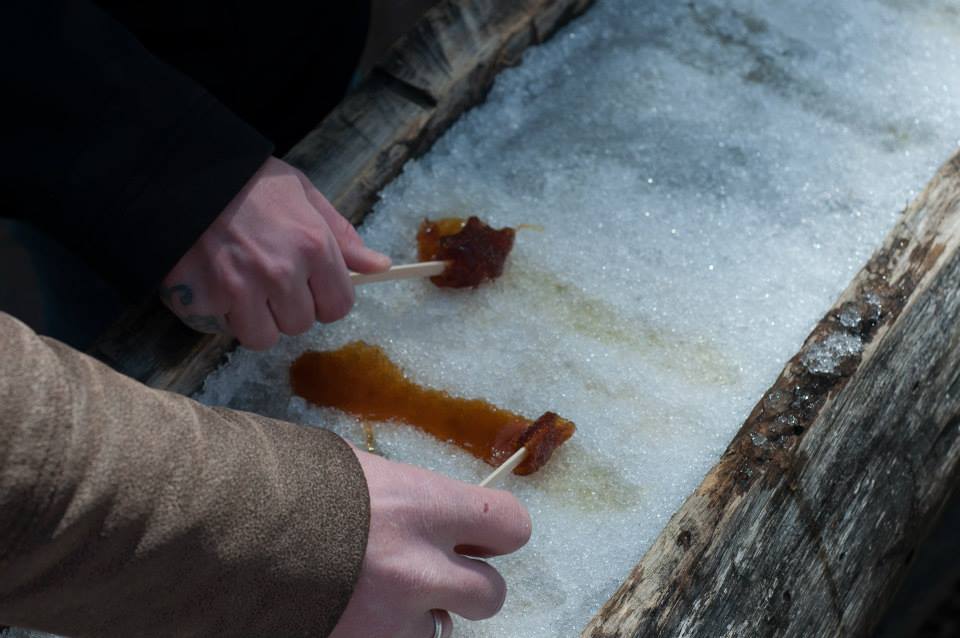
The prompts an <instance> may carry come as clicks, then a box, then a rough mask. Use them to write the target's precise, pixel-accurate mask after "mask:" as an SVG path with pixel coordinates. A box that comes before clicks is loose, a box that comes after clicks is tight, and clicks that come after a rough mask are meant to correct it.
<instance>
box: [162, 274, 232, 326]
mask: <svg viewBox="0 0 960 638" xmlns="http://www.w3.org/2000/svg"><path fill="white" fill-rule="evenodd" d="M174 295H176V297H177V301H179V302H180V305H181V306H189V305H190V304H192V303H193V288H191V287H190V286H188V285H187V284H177V285H175V286H170V287H169V288H164V287H161V288H160V297H161V298H162V299H163V301H164V302H165V303H166V304H167V306H169V307H170V308H171V309H172V308H173V307H174V304H173V299H174ZM174 314H176V315H177V316H178V317H180V320H181V321H183V323H185V324H187V325H188V326H189V327H191V328H193V329H194V330H196V331H197V332H206V333H212V334H226V332H227V330H226V327H225V326H224V325H223V321H222V319H221V318H220V317H218V316H216V315H181V314H180V313H178V312H176V311H174Z"/></svg>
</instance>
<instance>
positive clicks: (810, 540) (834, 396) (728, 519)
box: [582, 154, 960, 638]
mask: <svg viewBox="0 0 960 638" xmlns="http://www.w3.org/2000/svg"><path fill="white" fill-rule="evenodd" d="M830 339H832V340H833V341H832V342H829V341H827V340H830ZM852 339H858V340H860V341H861V342H862V343H863V350H862V352H861V353H857V352H853V353H852V354H849V355H846V356H840V357H838V364H839V365H838V366H837V367H836V369H835V370H834V371H833V372H830V371H829V370H827V368H828V367H829V366H825V365H823V362H822V361H818V357H817V354H818V353H821V354H822V353H823V348H824V346H825V345H830V343H833V344H839V343H841V342H844V343H848V344H849V343H853V342H852V341H851V340H852ZM958 468H960V154H958V155H956V156H954V157H953V158H952V159H951V160H950V161H949V162H948V163H947V164H946V165H945V166H944V167H943V168H942V169H941V170H940V172H939V173H938V174H937V176H936V177H935V178H934V180H933V181H932V182H931V183H930V184H929V185H928V187H927V188H926V190H925V191H924V192H923V193H922V194H921V195H920V196H919V197H918V198H917V199H916V200H915V201H914V202H913V203H912V204H911V205H910V206H909V207H908V209H907V210H906V212H905V215H904V217H903V218H902V219H901V221H900V222H899V223H898V224H897V225H896V227H895V228H894V229H893V230H892V231H891V232H890V234H889V235H888V237H887V239H886V241H885V242H884V244H883V246H882V247H881V248H880V249H879V250H878V251H877V252H876V253H875V254H874V256H873V257H872V259H871V260H870V261H869V262H868V264H867V265H866V267H864V269H863V270H862V271H860V273H859V274H858V275H857V276H856V277H855V279H854V280H853V282H852V283H851V284H850V286H849V287H848V288H847V290H846V291H845V292H844V293H843V295H842V296H841V297H840V299H839V300H838V301H837V303H836V304H835V305H834V307H833V308H832V309H831V310H830V311H829V312H828V313H827V314H826V315H825V316H824V317H823V319H822V320H821V321H820V322H819V324H818V325H817V327H816V328H815V329H814V331H813V333H812V334H811V335H810V337H809V338H808V339H807V341H806V342H805V344H804V346H803V348H802V349H801V351H800V353H798V354H797V356H795V357H794V358H793V359H791V360H790V361H789V363H788V364H787V365H786V367H785V368H784V370H783V372H782V373H781V375H780V377H779V378H778V379H777V381H776V383H775V384H774V385H773V386H772V387H771V389H770V390H769V391H768V392H767V393H766V394H765V395H764V397H763V399H762V400H761V401H760V402H759V403H758V404H757V405H756V407H755V408H754V410H753V411H752V413H751V414H750V416H749V417H748V419H747V420H746V423H745V424H744V425H743V427H742V428H741V429H740V431H739V433H738V434H737V436H736V437H735V438H734V440H733V442H732V443H731V444H730V446H729V448H727V450H726V452H725V453H724V454H723V456H722V458H721V459H720V461H719V463H718V464H717V465H716V466H715V467H714V468H713V469H712V470H711V471H710V473H709V474H708V475H707V477H706V478H705V479H704V481H703V483H702V484H701V485H700V486H699V488H698V489H697V490H696V491H695V492H694V493H693V494H692V495H691V496H690V497H689V498H688V499H687V501H686V502H685V503H684V505H683V506H682V507H681V508H680V510H679V511H677V512H676V514H675V515H674V516H673V517H672V518H671V520H670V522H669V523H668V524H667V526H666V528H665V529H664V531H663V532H662V533H661V534H660V536H659V537H658V538H657V540H656V541H655V542H654V544H653V546H652V547H651V548H650V550H649V551H648V552H647V553H646V555H645V556H644V558H643V559H642V560H641V562H640V563H639V564H638V565H637V566H636V567H635V568H634V570H633V571H632V573H631V574H630V575H629V577H628V578H627V579H626V581H625V582H624V583H623V585H622V586H621V587H620V588H619V590H618V591H617V592H616V593H615V594H614V596H613V597H612V598H611V599H610V600H609V601H608V603H607V604H606V605H605V606H604V607H603V609H602V610H601V611H600V612H599V613H598V614H597V616H596V617H595V618H594V619H593V620H592V621H591V622H590V623H589V625H588V626H587V627H586V628H585V629H584V631H583V633H582V636H583V637H590V638H600V637H602V636H603V637H606V636H631V637H639V636H658V637H664V636H710V637H714V636H751V637H753V636H864V635H868V634H869V632H870V630H871V628H872V627H873V626H874V625H875V624H876V623H877V622H878V621H879V620H880V616H881V612H882V610H883V609H884V608H885V606H886V604H887V603H888V602H889V600H890V598H891V596H892V595H893V593H894V592H895V590H896V588H897V585H898V583H899V580H900V579H901V577H902V575H903V573H904V571H905V569H906V567H907V565H908V564H909V562H910V559H911V557H912V555H913V551H914V548H915V547H917V545H918V544H919V543H920V542H921V541H922V539H923V537H924V535H925V533H926V531H927V530H928V528H929V526H930V525H931V524H932V523H933V522H934V521H935V520H936V518H937V515H938V513H939V511H940V509H941V508H942V506H943V504H944V503H945V502H946V500H947V499H948V497H949V496H950V493H951V491H952V489H953V487H954V486H955V485H956V484H957V481H958V476H960V474H958Z"/></svg>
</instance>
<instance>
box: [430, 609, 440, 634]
mask: <svg viewBox="0 0 960 638" xmlns="http://www.w3.org/2000/svg"><path fill="white" fill-rule="evenodd" d="M430 615H431V616H433V638H442V637H443V617H442V616H441V615H440V613H439V612H438V611H437V610H436V609H431V610H430Z"/></svg>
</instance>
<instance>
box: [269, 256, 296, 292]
mask: <svg viewBox="0 0 960 638" xmlns="http://www.w3.org/2000/svg"><path fill="white" fill-rule="evenodd" d="M263 271H264V274H265V275H266V277H267V279H268V280H270V281H271V282H272V283H273V285H274V286H276V287H278V288H280V289H283V290H286V289H288V288H289V287H290V285H291V282H292V281H293V278H294V276H296V274H297V269H296V267H295V266H294V265H293V264H292V263H290V262H289V261H272V262H270V263H268V264H265V265H264V267H263Z"/></svg>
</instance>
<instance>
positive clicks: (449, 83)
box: [90, 0, 592, 394]
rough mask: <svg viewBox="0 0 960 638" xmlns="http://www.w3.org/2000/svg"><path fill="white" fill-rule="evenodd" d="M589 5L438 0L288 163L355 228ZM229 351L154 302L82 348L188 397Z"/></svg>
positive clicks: (547, 0)
mask: <svg viewBox="0 0 960 638" xmlns="http://www.w3.org/2000/svg"><path fill="white" fill-rule="evenodd" d="M591 3H592V0H522V1H520V0H445V1H444V2H441V3H439V4H438V5H437V6H435V7H434V8H433V9H431V10H430V11H429V12H428V13H427V14H426V16H425V17H424V18H423V20H421V22H420V23H419V25H418V26H417V27H416V29H414V31H413V32H411V33H410V34H409V35H407V36H406V37H404V38H402V39H401V40H400V41H399V42H397V44H396V45H395V46H394V47H393V48H392V49H391V51H390V53H389V54H388V55H387V57H386V59H385V62H384V63H383V64H382V65H381V66H380V68H378V69H377V70H375V72H374V73H373V74H372V75H371V76H370V77H369V78H368V79H367V80H366V81H365V82H364V84H363V85H362V86H361V87H360V88H359V89H358V90H357V91H355V92H354V93H352V94H351V95H349V96H348V97H347V98H346V99H345V100H344V101H343V103H341V104H340V106H338V107H337V109H335V110H334V111H333V112H332V113H331V114H330V115H329V116H327V117H326V118H325V119H324V121H323V122H322V123H321V124H320V125H319V126H318V127H317V129H315V130H314V131H313V132H311V133H310V134H309V135H307V136H306V137H305V138H304V139H303V140H302V141H301V142H300V143H299V144H298V145H297V146H296V147H295V148H294V149H292V150H291V151H290V153H289V154H288V155H287V156H286V158H285V159H286V160H287V161H289V162H291V163H292V164H294V165H296V166H298V167H299V168H300V169H301V170H303V171H304V172H305V173H306V174H307V175H309V176H310V179H311V180H312V181H313V182H314V184H315V185H316V186H317V188H318V189H319V190H320V191H321V192H322V193H324V194H325V195H326V196H327V198H328V199H329V200H330V201H331V202H333V204H334V205H335V206H336V207H337V209H338V210H339V211H340V212H341V213H342V214H344V215H345V216H346V217H347V218H348V219H350V220H351V221H352V222H354V223H359V222H360V221H361V220H362V218H363V216H364V215H365V214H366V213H367V211H369V210H370V207H371V206H372V205H373V203H374V202H375V201H376V196H377V193H378V192H379V191H380V189H382V188H383V187H384V186H385V185H386V184H387V183H388V182H389V181H390V180H391V179H393V178H394V177H395V176H396V175H397V174H398V173H399V172H400V170H401V168H402V166H403V164H404V163H405V162H406V161H407V160H408V159H410V158H411V157H414V156H415V155H417V154H420V153H422V152H424V151H426V150H427V149H428V148H429V147H430V145H431V144H433V142H434V141H435V140H436V139H437V137H439V136H440V134H442V133H443V131H445V130H446V129H447V127H449V126H450V124H452V123H453V121H454V120H455V119H456V118H457V117H458V116H459V115H460V114H461V113H462V112H463V111H465V110H466V109H468V108H470V107H471V106H473V105H475V104H477V103H478V102H480V101H482V100H483V98H484V97H485V96H486V93H487V91H488V90H489V88H490V85H491V84H492V82H493V79H494V77H495V76H496V74H497V73H498V72H499V71H500V70H502V69H503V68H504V67H506V66H509V65H512V64H515V63H516V62H517V61H518V60H519V58H520V55H521V53H522V52H523V50H524V49H526V48H527V47H528V46H530V45H531V44H536V43H539V42H542V41H543V40H545V39H546V38H547V37H549V36H550V35H551V34H552V33H554V32H555V31H556V30H557V29H558V28H560V26H562V25H563V24H564V23H565V22H566V21H567V20H569V19H570V18H572V17H574V16H575V15H577V14H579V13H580V12H582V11H583V10H585V9H586V8H587V7H588V6H589V5H590V4H591ZM232 346H233V343H232V342H231V341H230V340H229V339H225V338H223V337H211V336H209V335H201V334H198V333H195V332H192V331H191V330H189V329H187V328H186V327H184V326H183V325H182V324H181V323H180V322H179V321H177V320H176V319H175V318H174V317H172V316H171V315H170V313H169V312H167V310H166V309H165V308H164V307H163V305H162V304H161V303H160V302H159V301H157V300H150V301H148V302H145V303H144V304H142V305H141V306H139V307H136V308H131V309H130V310H129V311H128V312H127V313H126V314H125V315H124V317H122V318H121V319H120V321H118V322H117V324H115V325H114V326H113V327H111V329H110V330H108V331H107V332H106V333H105V334H104V335H103V336H102V337H101V338H100V339H99V340H98V341H97V343H95V344H94V345H93V347H92V348H91V349H90V353H91V354H93V355H94V356H96V357H97V358H99V359H101V360H102V361H104V362H106V363H107V364H109V365H110V366H112V367H113V368H115V369H117V370H119V371H121V372H123V373H125V374H127V375H128V376H131V377H133V378H135V379H139V380H140V381H143V382H144V383H147V384H148V385H151V386H153V387H157V388H163V389H166V390H172V391H175V392H181V393H184V394H190V393H192V392H194V391H196V390H197V389H199V387H200V385H201V384H202V383H203V379H204V378H205V377H206V376H207V375H208V374H209V373H210V372H211V371H212V370H213V369H214V368H216V367H217V365H219V363H220V362H221V360H222V358H223V356H224V355H225V353H226V352H228V351H229V349H230V348H231V347H232Z"/></svg>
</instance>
